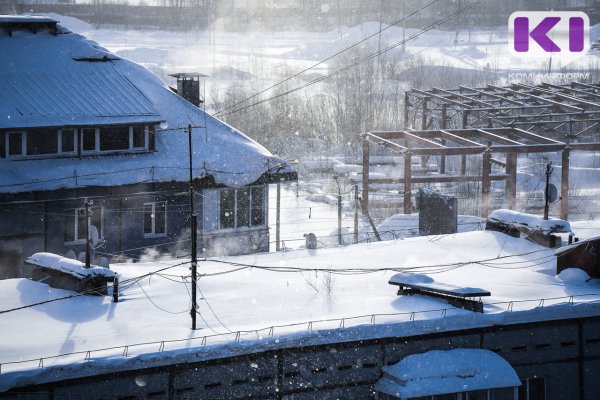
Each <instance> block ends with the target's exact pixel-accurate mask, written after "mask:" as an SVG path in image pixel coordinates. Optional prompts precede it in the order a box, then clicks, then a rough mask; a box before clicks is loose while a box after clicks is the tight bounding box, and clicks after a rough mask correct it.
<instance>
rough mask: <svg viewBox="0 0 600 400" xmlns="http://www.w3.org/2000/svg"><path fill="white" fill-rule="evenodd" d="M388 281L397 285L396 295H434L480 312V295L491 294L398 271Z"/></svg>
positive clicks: (481, 311)
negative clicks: (398, 272)
mask: <svg viewBox="0 0 600 400" xmlns="http://www.w3.org/2000/svg"><path fill="white" fill-rule="evenodd" d="M388 283H389V284H390V285H395V286H398V295H413V294H422V295H424V296H430V297H436V298H439V299H444V300H446V301H448V303H449V304H450V305H452V306H454V307H457V308H462V309H465V310H470V311H475V312H480V313H483V302H482V301H481V297H484V296H491V293H490V292H489V291H487V290H484V289H480V288H472V287H460V286H454V285H449V284H446V283H440V282H435V281H434V280H433V279H432V278H431V277H429V276H427V275H419V274H405V273H400V274H396V275H394V276H392V277H391V278H390V280H389V282H388ZM476 299H477V300H476Z"/></svg>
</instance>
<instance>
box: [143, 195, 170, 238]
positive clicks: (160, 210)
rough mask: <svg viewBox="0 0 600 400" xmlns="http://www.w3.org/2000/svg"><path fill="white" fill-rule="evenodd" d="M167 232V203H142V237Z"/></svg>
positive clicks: (157, 235)
mask: <svg viewBox="0 0 600 400" xmlns="http://www.w3.org/2000/svg"><path fill="white" fill-rule="evenodd" d="M166 234H167V204H166V202H164V201H159V202H154V203H145V204H144V237H147V238H148V237H160V236H166Z"/></svg>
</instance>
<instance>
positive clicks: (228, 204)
mask: <svg viewBox="0 0 600 400" xmlns="http://www.w3.org/2000/svg"><path fill="white" fill-rule="evenodd" d="M220 193H221V199H220V205H221V212H220V221H221V222H220V227H221V229H228V228H234V227H235V218H234V215H235V214H234V211H235V190H234V189H225V190H221V192H220Z"/></svg>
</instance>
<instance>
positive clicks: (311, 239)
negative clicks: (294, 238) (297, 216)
mask: <svg viewBox="0 0 600 400" xmlns="http://www.w3.org/2000/svg"><path fill="white" fill-rule="evenodd" d="M304 237H305V238H306V248H307V249H311V250H314V249H316V248H317V237H316V236H315V234H314V233H308V234H306V233H305V234H304Z"/></svg>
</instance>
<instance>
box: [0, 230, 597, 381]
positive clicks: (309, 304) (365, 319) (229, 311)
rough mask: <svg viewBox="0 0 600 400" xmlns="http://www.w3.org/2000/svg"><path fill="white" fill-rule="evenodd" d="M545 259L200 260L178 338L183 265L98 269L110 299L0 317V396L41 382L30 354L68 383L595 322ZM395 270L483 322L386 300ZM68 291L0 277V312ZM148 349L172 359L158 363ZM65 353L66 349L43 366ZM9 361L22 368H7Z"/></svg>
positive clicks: (499, 237) (351, 251)
mask: <svg viewBox="0 0 600 400" xmlns="http://www.w3.org/2000/svg"><path fill="white" fill-rule="evenodd" d="M573 225H574V229H575V230H576V233H577V234H578V236H580V237H582V238H583V237H586V236H592V235H597V234H599V233H600V224H599V223H592V222H589V221H588V222H585V223H575V224H573ZM580 231H581V233H580ZM583 232H585V234H584V233H583ZM553 254H554V250H551V249H546V248H543V247H540V246H538V245H535V244H533V243H531V242H528V241H525V240H522V239H515V238H512V237H509V236H507V235H504V234H501V233H497V232H489V231H483V232H471V233H463V234H455V235H443V236H430V237H418V238H411V239H404V240H391V241H384V242H379V243H369V244H357V245H350V246H340V247H331V248H324V249H317V250H306V249H300V250H290V251H283V252H278V253H263V254H254V255H248V256H239V257H226V258H219V259H210V260H207V261H202V262H201V263H200V266H199V271H200V280H199V284H198V288H199V297H200V300H199V313H200V320H199V329H198V330H197V331H191V330H190V326H191V320H190V317H189V308H190V304H191V302H190V293H189V287H190V282H189V269H188V264H187V263H186V261H187V260H182V259H179V260H158V261H153V262H140V263H135V264H117V265H113V266H112V268H113V270H114V271H116V272H117V273H119V274H120V276H121V282H122V285H121V291H122V293H121V301H120V302H119V303H112V302H111V298H110V297H88V296H85V297H74V298H68V299H64V300H60V301H55V302H51V303H48V304H43V305H39V306H36V307H32V308H25V309H22V310H17V311H12V312H8V313H3V314H0V332H2V344H1V345H0V364H2V366H1V367H2V374H0V389H6V388H8V387H10V386H11V385H12V384H13V382H14V381H15V379H17V378H18V377H19V376H24V375H30V376H32V379H34V380H36V381H39V379H42V380H43V379H48V376H50V375H47V376H46V378H44V377H43V375H44V374H51V373H50V372H49V371H51V369H39V368H37V367H38V365H39V364H40V360H39V359H40V358H44V357H50V358H46V359H44V360H43V361H42V364H43V366H44V367H49V366H57V365H63V366H64V365H67V364H71V365H70V366H69V367H65V368H66V372H65V373H67V374H72V375H73V376H78V375H85V374H90V373H93V372H94V371H101V370H103V369H104V370H106V369H107V368H109V369H111V370H114V369H115V368H117V369H118V368H126V367H127V366H129V367H133V366H135V365H136V362H142V361H141V360H144V363H145V364H144V365H145V366H148V363H150V365H152V363H155V364H156V363H158V364H160V363H161V362H163V363H164V362H166V360H168V358H169V356H168V355H169V354H177V353H182V352H183V353H186V354H187V353H188V352H190V351H191V350H190V349H193V354H195V355H194V357H200V358H212V357H218V356H222V355H226V354H235V353H240V352H247V351H259V350H261V349H265V348H269V347H273V346H280V345H284V344H285V345H294V344H306V343H323V342H327V341H331V340H351V339H357V338H360V337H361V335H363V336H368V337H380V336H386V335H399V334H400V335H401V334H410V333H415V332H419V331H420V330H428V329H429V330H430V329H432V326H430V325H431V324H428V321H430V322H431V323H432V324H435V325H434V326H435V329H455V328H456V329H457V328H459V327H461V328H464V327H465V326H485V325H486V324H490V323H503V322H504V323H506V322H510V321H513V320H514V319H515V318H516V319H518V320H523V319H525V320H536V319H540V318H542V319H548V318H559V317H561V316H565V315H570V316H573V315H574V314H577V313H584V314H585V313H587V312H592V313H597V312H598V309H597V306H594V305H593V304H592V303H594V302H597V301H598V300H599V299H600V295H598V294H595V295H593V296H590V295H589V294H591V293H598V292H599V289H600V282H599V281H598V280H591V281H586V280H585V277H582V276H581V274H577V273H576V274H574V275H571V276H567V275H565V276H562V277H555V267H556V258H555V257H554V255H553ZM182 264H183V265H182ZM157 271H160V272H157ZM397 272H410V273H413V274H427V275H428V276H429V277H431V278H433V279H434V280H435V281H436V282H440V283H445V284H451V285H456V286H460V287H476V288H482V289H485V290H489V291H490V292H491V294H492V295H491V297H486V298H484V303H485V313H484V314H478V313H473V312H470V311H465V310H460V309H456V308H454V307H452V306H450V305H448V303H446V302H445V301H443V300H439V299H434V298H427V297H423V296H419V295H417V296H397V295H396V287H394V286H391V285H389V284H388V280H389V279H390V277H391V276H392V275H394V274H395V273H397ZM72 294H73V293H72V292H68V291H64V290H59V289H52V288H50V287H48V286H47V285H45V284H43V283H39V282H33V281H30V280H27V279H11V280H4V281H0V304H2V308H3V309H4V310H7V309H12V308H18V307H22V306H26V305H28V304H33V303H36V302H40V301H46V300H51V299H56V298H61V297H64V296H69V295H72ZM541 299H545V300H544V302H543V307H540V304H541V302H540V300H541ZM511 302H513V303H511ZM569 303H572V304H569ZM584 304H588V305H587V306H585V305H584ZM590 307H591V308H590ZM509 310H510V311H509ZM413 320H414V321H417V322H418V323H415V322H414V321H413ZM311 321H314V322H312V323H310V322H311ZM16 327H18V329H15V328H16ZM332 329H333V331H331V330H332ZM238 332H239V333H238ZM327 332H330V333H327ZM331 332H333V333H331ZM163 341H164V343H161V342H163ZM169 341H173V342H169ZM140 343H151V344H147V345H137V346H136V344H140ZM124 346H129V347H128V348H127V349H126V350H125V347H124ZM196 347H198V348H196ZM101 349H108V350H101ZM90 350H91V353H89V354H86V352H87V351H90ZM159 350H160V351H163V350H164V351H174V353H163V354H162V355H160V356H159V355H158V354H157V352H158V351H159ZM124 352H126V353H127V356H128V357H124V356H123V354H124ZM68 353H77V354H72V355H67V356H64V357H58V358H53V356H56V355H59V354H68ZM135 356H139V357H141V358H136V357H135ZM86 358H87V359H89V360H86ZM23 360H31V361H29V362H24V363H16V364H12V363H11V362H14V361H23ZM135 360H139V361H135ZM19 371H21V372H19ZM23 371H28V372H23ZM23 374H24V375H23ZM40 374H41V375H40ZM19 379H24V378H19Z"/></svg>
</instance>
